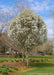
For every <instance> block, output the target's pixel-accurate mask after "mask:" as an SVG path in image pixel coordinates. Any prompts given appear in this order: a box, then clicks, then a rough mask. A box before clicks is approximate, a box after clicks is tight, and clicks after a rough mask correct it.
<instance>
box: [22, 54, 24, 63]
mask: <svg viewBox="0 0 54 75" xmlns="http://www.w3.org/2000/svg"><path fill="white" fill-rule="evenodd" d="M22 62H24V53H22Z"/></svg>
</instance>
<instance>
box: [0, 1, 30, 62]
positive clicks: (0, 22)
mask: <svg viewBox="0 0 54 75" xmlns="http://www.w3.org/2000/svg"><path fill="white" fill-rule="evenodd" d="M28 7H29V6H26V4H25V3H24V1H23V0H17V1H16V2H15V3H14V5H13V8H12V10H9V9H8V10H7V11H3V10H1V11H0V35H3V33H5V36H4V38H2V37H0V39H1V38H2V39H3V41H2V43H4V44H5V45H7V44H8V46H9V47H11V46H13V45H11V44H12V43H10V39H9V40H7V38H6V35H7V31H8V27H9V25H10V21H11V20H12V19H13V18H14V17H16V16H17V15H18V14H19V13H20V12H21V11H22V10H24V9H25V8H28ZM10 11H11V12H10ZM15 48H18V47H15ZM15 48H14V49H15ZM22 53H24V52H22ZM23 61H24V54H23Z"/></svg>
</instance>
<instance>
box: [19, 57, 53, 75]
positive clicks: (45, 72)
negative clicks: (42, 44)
mask: <svg viewBox="0 0 54 75" xmlns="http://www.w3.org/2000/svg"><path fill="white" fill-rule="evenodd" d="M30 58H47V59H48V60H49V61H50V62H41V63H30V64H29V66H31V67H32V68H34V67H35V69H33V70H29V71H26V72H23V73H21V74H19V75H54V56H30Z"/></svg>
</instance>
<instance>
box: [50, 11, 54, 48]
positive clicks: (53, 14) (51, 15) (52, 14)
mask: <svg viewBox="0 0 54 75" xmlns="http://www.w3.org/2000/svg"><path fill="white" fill-rule="evenodd" d="M49 16H50V17H52V19H53V20H54V10H53V11H51V13H50V15H49ZM52 29H53V49H54V21H53V27H52Z"/></svg>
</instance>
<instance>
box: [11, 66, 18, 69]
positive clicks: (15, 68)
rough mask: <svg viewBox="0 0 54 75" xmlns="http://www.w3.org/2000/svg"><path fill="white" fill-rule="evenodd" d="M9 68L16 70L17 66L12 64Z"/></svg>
mask: <svg viewBox="0 0 54 75" xmlns="http://www.w3.org/2000/svg"><path fill="white" fill-rule="evenodd" d="M10 68H12V69H14V70H18V68H17V67H14V66H10Z"/></svg>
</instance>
